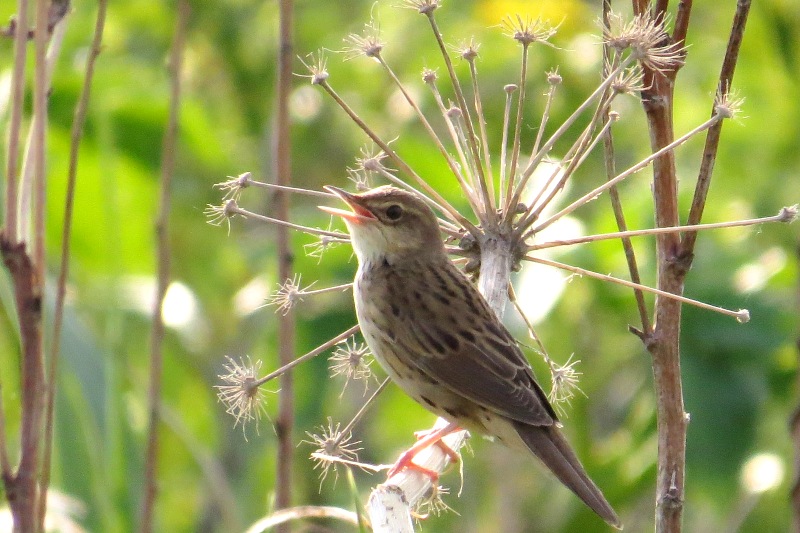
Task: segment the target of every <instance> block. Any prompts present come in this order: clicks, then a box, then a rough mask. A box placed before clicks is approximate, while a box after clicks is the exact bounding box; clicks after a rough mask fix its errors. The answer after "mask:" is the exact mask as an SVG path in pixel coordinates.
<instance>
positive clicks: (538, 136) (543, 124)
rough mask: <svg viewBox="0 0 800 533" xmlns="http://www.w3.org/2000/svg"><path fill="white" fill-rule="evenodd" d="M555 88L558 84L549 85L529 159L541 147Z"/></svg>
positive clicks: (534, 155)
mask: <svg viewBox="0 0 800 533" xmlns="http://www.w3.org/2000/svg"><path fill="white" fill-rule="evenodd" d="M553 74H555V73H553ZM548 78H549V75H548ZM557 87H558V84H556V83H551V84H550V89H548V90H547V97H546V99H545V102H544V110H543V111H542V120H541V122H540V123H539V131H537V132H536V139H535V140H534V141H533V148H531V157H530V159H533V158H534V157H536V154H538V153H539V146H541V144H542V137H544V130H545V128H546V127H547V122H548V121H549V120H550V108H551V107H552V106H553V99H554V98H555V95H556V88H557Z"/></svg>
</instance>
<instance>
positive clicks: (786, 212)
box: [526, 207, 796, 252]
mask: <svg viewBox="0 0 800 533" xmlns="http://www.w3.org/2000/svg"><path fill="white" fill-rule="evenodd" d="M795 213H796V208H795V207H784V208H783V209H781V210H780V211H779V212H778V214H777V215H772V216H769V217H761V218H749V219H746V220H734V221H731V222H714V223H710V224H696V225H692V226H688V225H687V226H672V227H666V228H649V229H639V230H625V231H616V232H613V233H602V234H600V235H589V236H587V237H578V238H575V239H563V240H558V241H548V242H545V243H541V244H532V245H530V246H528V247H527V248H526V251H528V252H530V251H533V250H541V249H544V248H553V247H556V246H568V245H571V244H582V243H587V242H596V241H605V240H609V239H625V238H628V237H641V236H644V235H662V234H665V233H681V232H686V231H703V230H709V229H720V228H740V227H743V226H755V225H757V224H767V223H770V222H791V221H792V220H793V219H794V216H795Z"/></svg>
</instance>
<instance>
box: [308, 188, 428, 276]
mask: <svg viewBox="0 0 800 533" xmlns="http://www.w3.org/2000/svg"><path fill="white" fill-rule="evenodd" d="M325 189H326V190H328V191H330V192H332V193H334V194H336V195H337V196H338V197H339V198H341V199H342V200H344V201H345V202H347V205H348V206H349V207H350V209H351V210H352V211H344V210H342V209H335V208H331V207H323V206H321V207H320V209H322V210H323V211H326V212H328V213H331V214H334V215H338V216H340V217H342V218H343V219H344V222H345V224H347V229H348V230H349V231H350V239H351V241H352V244H353V250H355V252H356V255H357V256H358V259H359V261H361V262H365V261H367V262H371V261H377V260H382V259H387V260H388V261H389V262H395V261H402V260H403V259H409V258H418V257H420V256H430V255H436V254H442V253H444V245H443V244H442V239H441V237H440V235H439V224H438V222H437V220H436V215H435V214H434V213H433V211H432V210H431V208H430V207H428V205H427V204H425V202H423V201H422V200H421V199H420V198H419V197H418V196H416V195H414V194H413V193H410V192H407V191H404V190H402V189H398V188H395V187H391V186H388V185H387V186H384V187H378V188H376V189H372V190H369V191H367V192H365V193H362V194H351V193H349V192H346V191H344V190H342V189H339V188H337V187H331V186H330V185H328V186H326V187H325Z"/></svg>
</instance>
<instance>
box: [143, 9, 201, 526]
mask: <svg viewBox="0 0 800 533" xmlns="http://www.w3.org/2000/svg"><path fill="white" fill-rule="evenodd" d="M188 19H189V3H188V0H179V2H178V7H177V17H176V23H175V36H174V37H173V41H172V49H171V50H170V55H169V64H168V66H169V78H170V96H169V116H168V119H167V127H166V131H165V132H164V139H163V145H162V154H161V180H160V190H159V197H160V198H159V206H158V214H157V218H156V249H157V252H156V254H157V258H156V265H157V266H156V269H157V274H156V280H157V281H156V294H155V302H154V304H153V313H152V331H151V333H150V372H149V374H150V376H149V379H150V385H149V387H148V393H147V411H148V424H147V449H146V452H145V461H144V496H143V502H142V510H141V518H140V523H139V531H140V532H141V533H151V532H152V531H153V530H154V529H155V528H154V525H153V522H154V511H155V501H156V493H157V490H158V489H157V481H156V478H157V471H158V442H159V430H158V426H159V422H160V418H161V417H160V404H161V378H162V366H163V352H162V345H163V342H164V319H163V317H162V315H161V311H162V305H163V303H164V296H165V295H166V293H167V286H168V284H169V276H170V250H169V213H170V205H171V201H172V176H173V174H174V173H175V151H176V149H177V146H176V145H177V142H176V141H177V136H178V124H179V123H178V121H179V117H180V106H181V71H182V66H183V49H184V43H185V40H186V27H187V24H188Z"/></svg>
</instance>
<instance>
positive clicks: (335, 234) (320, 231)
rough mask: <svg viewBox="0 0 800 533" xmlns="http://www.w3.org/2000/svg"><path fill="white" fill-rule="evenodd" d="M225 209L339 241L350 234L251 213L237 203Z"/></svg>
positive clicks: (345, 240)
mask: <svg viewBox="0 0 800 533" xmlns="http://www.w3.org/2000/svg"><path fill="white" fill-rule="evenodd" d="M226 210H227V211H228V212H229V213H231V214H235V215H241V216H243V217H245V218H250V219H253V220H258V221H259V222H267V223H269V224H275V225H277V226H283V227H286V228H291V229H295V230H297V231H302V232H303V233H308V234H310V235H324V236H326V237H333V238H335V239H341V242H350V236H349V235H347V234H346V233H341V232H338V231H327V230H324V229H318V228H311V227H309V226H303V225H300V224H295V223H293V222H287V221H286V220H281V219H279V218H274V217H268V216H266V215H260V214H258V213H253V212H252V211H248V210H247V209H242V208H241V207H239V206H238V205H237V206H232V207H231V208H226Z"/></svg>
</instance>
